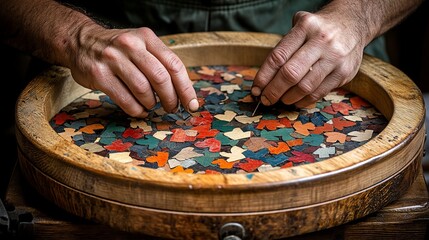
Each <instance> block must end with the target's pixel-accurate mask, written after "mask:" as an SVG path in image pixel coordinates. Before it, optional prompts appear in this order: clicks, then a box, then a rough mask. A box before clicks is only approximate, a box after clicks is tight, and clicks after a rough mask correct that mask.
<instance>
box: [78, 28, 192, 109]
mask: <svg viewBox="0 0 429 240" xmlns="http://www.w3.org/2000/svg"><path fill="white" fill-rule="evenodd" d="M83 29H85V28H83ZM78 40H79V41H78V44H79V46H77V47H76V49H77V50H76V52H73V53H71V54H70V56H73V57H72V60H71V61H70V62H71V64H70V66H69V68H70V69H71V73H72V76H73V78H74V79H75V81H76V82H77V83H79V84H80V85H82V86H84V87H87V88H90V89H93V90H100V91H102V92H104V93H105V94H107V95H108V96H109V97H110V98H111V99H112V100H113V101H114V102H115V103H116V104H117V105H118V106H119V107H120V108H121V109H123V110H124V111H125V112H126V113H127V114H128V115H130V116H133V117H146V116H147V115H148V110H150V109H151V108H153V107H154V106H155V104H156V96H157V97H159V100H160V102H161V104H162V106H163V108H164V110H165V111H167V112H175V111H177V109H178V106H179V101H180V103H181V104H183V106H184V107H185V108H186V109H187V110H188V111H196V110H197V109H198V107H199V105H198V101H197V97H196V93H195V90H194V88H193V86H192V83H191V81H190V79H189V77H188V74H187V71H186V68H185V66H184V65H183V63H182V61H181V60H180V59H179V57H178V56H177V55H175V54H174V53H173V52H172V51H171V50H170V49H169V48H168V47H167V46H166V45H165V44H164V43H163V42H162V41H161V40H160V39H159V38H158V37H157V36H156V35H155V34H154V32H153V31H152V30H150V29H148V28H137V29H105V28H103V27H101V26H98V25H94V24H92V25H90V26H89V27H86V29H85V30H82V33H81V34H79V39H78ZM155 93H156V94H155Z"/></svg>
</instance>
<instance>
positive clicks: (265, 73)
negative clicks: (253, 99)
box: [251, 28, 306, 96]
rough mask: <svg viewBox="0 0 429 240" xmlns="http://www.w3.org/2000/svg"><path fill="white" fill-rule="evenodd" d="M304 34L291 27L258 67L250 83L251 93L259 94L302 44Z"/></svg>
mask: <svg viewBox="0 0 429 240" xmlns="http://www.w3.org/2000/svg"><path fill="white" fill-rule="evenodd" d="M305 38H306V34H305V32H304V31H302V30H300V29H297V28H292V29H291V30H290V32H289V33H288V34H286V35H285V36H284V37H283V38H282V39H281V40H280V42H279V43H278V44H277V45H276V46H275V47H274V49H273V50H272V51H271V53H270V54H269V55H268V56H267V58H266V59H265V61H264V62H263V63H262V65H261V67H260V68H259V71H258V73H257V74H256V76H255V79H254V81H253V85H252V89H251V91H252V94H253V95H254V96H260V95H261V93H262V90H263V89H264V88H265V86H266V85H267V84H268V83H269V82H270V81H271V80H272V79H273V78H274V76H275V75H276V74H277V72H278V71H279V69H280V68H281V67H282V66H283V65H284V64H285V63H286V62H287V61H288V60H289V59H290V58H291V57H292V55H293V54H294V53H295V52H296V51H297V50H298V49H299V48H300V47H301V46H302V45H303V44H304V42H305Z"/></svg>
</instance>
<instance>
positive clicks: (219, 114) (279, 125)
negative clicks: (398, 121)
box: [50, 66, 387, 174]
mask: <svg viewBox="0 0 429 240" xmlns="http://www.w3.org/2000/svg"><path fill="white" fill-rule="evenodd" d="M257 70H258V68H256V67H248V66H199V67H190V68H188V73H189V76H190V78H191V80H192V81H193V83H194V85H193V86H194V88H195V90H196V92H197V96H198V100H199V102H200V109H199V111H197V112H196V113H192V114H190V113H188V112H186V111H179V112H178V113H176V114H168V113H166V112H165V111H164V110H163V109H162V107H161V105H160V104H159V103H158V104H157V106H156V107H155V109H154V110H153V111H151V112H150V115H149V117H147V118H146V119H136V118H131V117H129V116H128V115H126V114H125V113H124V112H123V111H122V110H121V109H120V108H119V107H118V106H117V105H115V103H114V102H112V101H111V99H110V98H109V97H108V96H106V95H105V94H104V93H102V92H99V91H92V92H90V93H88V94H85V95H84V96H82V97H81V98H78V99H76V100H75V101H74V102H72V103H71V104H69V105H68V106H67V107H65V108H64V109H62V110H61V111H60V112H59V113H58V114H56V115H55V116H54V117H53V118H52V119H51V121H50V124H51V126H52V127H53V129H54V130H55V131H56V132H57V133H58V134H59V135H61V136H62V137H64V138H65V139H67V140H68V141H70V142H73V143H74V144H76V145H78V146H80V147H81V148H83V149H86V150H87V151H91V152H94V153H96V154H98V155H100V156H103V157H107V158H110V159H112V160H114V161H118V162H122V163H124V164H131V165H134V166H141V167H147V168H154V169H159V170H165V171H171V172H187V173H204V174H218V173H221V174H231V173H249V172H264V171H270V170H274V169H279V168H288V167H292V166H297V165H301V164H309V163H314V162H317V161H322V160H324V159H328V158H331V157H333V156H336V155H339V154H342V153H344V152H347V151H350V150H352V149H354V148H357V147H359V146H361V145H362V144H364V143H366V142H367V141H368V140H370V139H371V138H372V137H374V136H376V135H377V134H378V133H379V132H381V131H382V130H383V128H384V127H385V126H386V125H387V120H386V119H385V118H384V116H382V115H381V114H380V113H379V112H378V111H377V110H376V109H375V108H374V107H373V106H371V105H370V104H369V103H368V102H366V101H365V100H364V99H362V98H360V97H359V96H356V95H354V94H352V93H350V92H347V91H345V90H343V89H336V90H334V91H332V92H331V93H330V94H329V95H327V96H326V97H325V98H323V99H322V100H320V101H318V102H317V103H316V104H314V105H313V106H308V107H307V108H302V109H296V108H294V107H292V106H285V105H283V104H277V105H274V106H271V107H264V106H262V104H261V105H260V106H259V108H258V109H257V111H256V113H255V114H254V116H252V113H253V112H254V110H255V107H256V105H257V101H256V100H255V99H254V98H253V97H252V96H251V94H250V88H251V86H252V80H253V78H254V76H255V74H256V72H257Z"/></svg>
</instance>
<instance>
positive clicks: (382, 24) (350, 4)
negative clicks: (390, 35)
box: [319, 0, 423, 45]
mask: <svg viewBox="0 0 429 240" xmlns="http://www.w3.org/2000/svg"><path fill="white" fill-rule="evenodd" d="M422 2H423V0H360V1H357V0H333V1H331V2H330V3H329V4H327V5H326V6H325V7H324V8H323V9H322V10H321V11H320V12H319V13H321V14H330V15H331V14H332V13H337V14H339V18H338V19H339V20H340V19H346V20H347V19H351V21H344V24H350V23H354V24H355V26H349V27H354V28H356V29H357V30H358V32H360V33H361V36H362V38H364V39H363V40H364V41H365V45H366V44H368V43H369V42H371V41H372V40H373V39H374V38H376V37H378V36H380V35H382V34H384V33H385V32H387V31H388V30H389V29H391V28H392V27H394V26H395V25H397V24H398V23H400V22H401V21H402V20H403V19H404V18H406V17H407V16H408V15H409V14H411V13H412V12H413V11H414V10H415V9H417V8H418V6H419V5H420V4H421V3H422ZM356 20H357V21H356Z"/></svg>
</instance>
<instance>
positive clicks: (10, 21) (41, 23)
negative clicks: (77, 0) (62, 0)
mask: <svg viewBox="0 0 429 240" xmlns="http://www.w3.org/2000/svg"><path fill="white" fill-rule="evenodd" d="M1 5H2V6H1V8H0V40H1V41H2V42H3V43H6V44H8V45H10V46H12V47H15V48H17V49H19V50H22V51H24V52H28V53H30V54H32V55H33V56H36V57H39V58H41V59H43V60H45V61H48V62H51V63H53V64H60V65H66V66H67V65H69V64H70V61H72V59H70V57H69V56H73V55H75V54H77V49H78V45H79V44H80V43H79V42H80V40H81V38H82V36H83V35H84V34H82V32H83V31H87V30H88V29H90V28H93V27H101V26H99V25H97V24H96V23H95V22H93V21H92V20H91V19H90V18H89V17H87V16H86V15H84V14H82V13H80V12H79V11H76V10H73V9H71V8H68V7H66V6H63V5H61V4H59V3H57V2H55V1H53V0H20V1H16V0H2V3H1Z"/></svg>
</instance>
